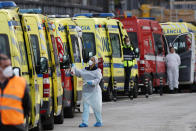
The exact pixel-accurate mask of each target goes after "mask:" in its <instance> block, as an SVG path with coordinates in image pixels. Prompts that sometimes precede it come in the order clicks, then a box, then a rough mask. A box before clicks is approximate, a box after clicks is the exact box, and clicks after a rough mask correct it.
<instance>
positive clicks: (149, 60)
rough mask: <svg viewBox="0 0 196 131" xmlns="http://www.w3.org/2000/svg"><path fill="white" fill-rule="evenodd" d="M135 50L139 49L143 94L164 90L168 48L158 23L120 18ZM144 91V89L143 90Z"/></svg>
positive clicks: (132, 18)
mask: <svg viewBox="0 0 196 131" xmlns="http://www.w3.org/2000/svg"><path fill="white" fill-rule="evenodd" d="M117 19H119V20H120V21H121V22H122V23H123V25H124V28H125V29H126V30H127V33H128V35H129V38H130V40H131V41H132V43H133V45H134V47H135V48H137V49H139V54H138V58H137V61H138V66H139V68H138V70H139V86H140V87H148V88H146V89H145V88H143V92H149V93H150V94H152V93H153V90H154V89H159V87H161V88H160V89H161V90H162V86H165V85H166V67H165V55H166V53H167V47H166V46H165V45H166V44H165V39H164V36H163V33H162V29H161V26H160V25H159V23H158V22H157V21H154V20H147V19H138V18H136V17H135V16H132V17H127V18H124V17H120V18H117ZM141 89H142V88H141Z"/></svg>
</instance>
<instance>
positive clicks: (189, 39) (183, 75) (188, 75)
mask: <svg viewBox="0 0 196 131" xmlns="http://www.w3.org/2000/svg"><path fill="white" fill-rule="evenodd" d="M172 45H173V46H174V48H175V51H176V53H178V54H179V56H180V59H181V65H180V67H179V82H180V83H181V84H192V83H193V80H194V68H195V37H194V34H193V33H184V34H181V35H179V36H177V38H176V39H175V40H174V41H173V43H172Z"/></svg>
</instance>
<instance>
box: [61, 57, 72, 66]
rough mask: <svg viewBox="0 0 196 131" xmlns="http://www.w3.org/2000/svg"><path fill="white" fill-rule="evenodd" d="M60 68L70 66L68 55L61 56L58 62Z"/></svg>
mask: <svg viewBox="0 0 196 131" xmlns="http://www.w3.org/2000/svg"><path fill="white" fill-rule="evenodd" d="M60 66H61V69H67V68H70V57H69V55H64V56H63V62H61V63H60Z"/></svg>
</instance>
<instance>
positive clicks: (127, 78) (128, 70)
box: [124, 67, 132, 91]
mask: <svg viewBox="0 0 196 131" xmlns="http://www.w3.org/2000/svg"><path fill="white" fill-rule="evenodd" d="M131 68H132V67H125V84H124V90H125V91H128V90H129V81H130V77H131Z"/></svg>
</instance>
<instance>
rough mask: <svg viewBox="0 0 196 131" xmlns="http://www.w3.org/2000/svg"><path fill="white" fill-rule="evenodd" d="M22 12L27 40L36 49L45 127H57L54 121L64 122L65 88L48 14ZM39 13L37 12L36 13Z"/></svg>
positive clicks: (42, 115)
mask: <svg viewBox="0 0 196 131" xmlns="http://www.w3.org/2000/svg"><path fill="white" fill-rule="evenodd" d="M20 12H22V14H21V17H22V24H23V26H24V33H25V36H26V41H27V42H29V47H30V48H31V51H32V52H33V53H32V55H33V57H34V60H35V67H36V68H35V70H36V73H37V76H38V83H39V86H40V88H39V89H40V95H41V110H40V115H41V122H42V126H43V128H44V129H50V130H51V129H53V128H54V123H59V124H61V123H63V120H64V119H63V118H64V117H63V104H62V98H63V89H62V85H61V73H60V64H59V60H58V57H57V47H56V46H55V44H53V43H52V41H51V38H50V34H49V32H48V30H47V29H48V26H47V18H46V16H44V15H41V14H39V13H40V11H39V10H33V9H27V10H25V9H24V10H20ZM36 13H37V14H36Z"/></svg>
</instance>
